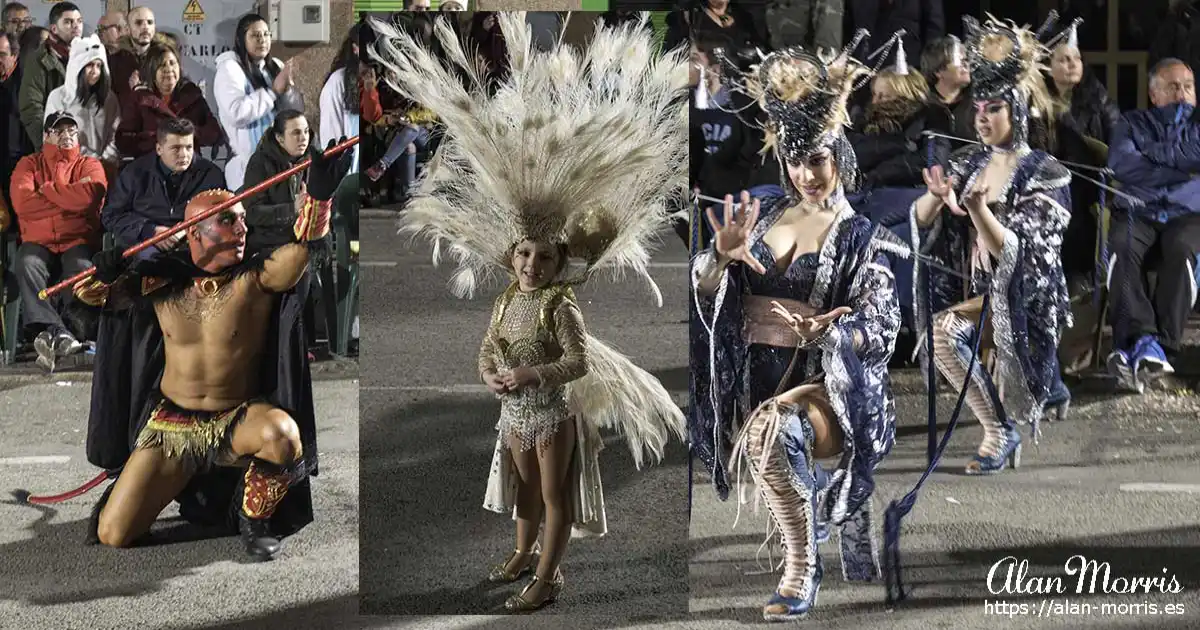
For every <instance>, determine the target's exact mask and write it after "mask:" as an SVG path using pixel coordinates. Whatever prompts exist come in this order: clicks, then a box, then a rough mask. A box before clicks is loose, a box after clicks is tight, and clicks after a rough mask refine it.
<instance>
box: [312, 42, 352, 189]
mask: <svg viewBox="0 0 1200 630" xmlns="http://www.w3.org/2000/svg"><path fill="white" fill-rule="evenodd" d="M358 40H359V25H358V24H355V25H354V26H352V27H350V32H349V33H348V34H347V35H346V39H345V40H343V41H342V48H341V52H339V53H338V56H337V58H336V59H334V60H333V66H332V67H331V68H330V70H329V75H328V76H326V77H325V87H323V88H322V89H321V128H320V130H319V131H320V142H319V143H318V145H317V146H324V145H327V144H329V141H330V140H337V139H338V138H352V137H354V136H357V135H358V132H359V125H360V124H361V123H360V118H361V112H362V105H361V98H362V83H361V82H360V81H359V61H358V60H359V56H358V55H359V51H358ZM351 151H353V152H354V162H353V163H351V165H350V172H351V173H357V172H358V147H354V148H353V149H351Z"/></svg>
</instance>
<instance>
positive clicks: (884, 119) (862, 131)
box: [846, 100, 928, 188]
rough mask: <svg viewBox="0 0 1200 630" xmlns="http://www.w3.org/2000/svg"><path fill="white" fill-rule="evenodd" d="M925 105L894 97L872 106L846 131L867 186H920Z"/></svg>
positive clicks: (923, 155)
mask: <svg viewBox="0 0 1200 630" xmlns="http://www.w3.org/2000/svg"><path fill="white" fill-rule="evenodd" d="M926 111H928V110H927V109H926V106H925V104H924V103H920V102H917V103H913V102H911V101H899V100H897V101H892V102H891V103H886V104H884V105H882V106H880V107H878V108H875V109H873V110H871V109H868V112H867V114H866V115H865V116H864V117H863V119H862V120H860V121H857V122H856V123H855V125H854V129H855V130H854V131H849V132H847V134H846V136H847V138H848V139H849V140H850V145H851V146H853V147H854V155H855V157H857V159H858V170H859V172H861V173H862V176H863V187H864V188H909V187H913V186H921V185H922V183H923V181H924V180H922V178H921V169H923V168H925V166H926V152H925V139H924V138H923V137H922V136H921V132H923V131H925V115H926Z"/></svg>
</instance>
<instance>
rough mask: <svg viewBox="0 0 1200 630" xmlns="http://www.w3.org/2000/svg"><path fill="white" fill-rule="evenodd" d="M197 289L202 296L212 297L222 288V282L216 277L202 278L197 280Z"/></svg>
mask: <svg viewBox="0 0 1200 630" xmlns="http://www.w3.org/2000/svg"><path fill="white" fill-rule="evenodd" d="M195 283H196V291H197V292H198V293H200V295H201V297H206V298H210V297H212V296H214V295H216V294H217V291H220V290H221V283H220V282H219V281H218V280H217V279H216V278H201V279H199V280H196V281H195Z"/></svg>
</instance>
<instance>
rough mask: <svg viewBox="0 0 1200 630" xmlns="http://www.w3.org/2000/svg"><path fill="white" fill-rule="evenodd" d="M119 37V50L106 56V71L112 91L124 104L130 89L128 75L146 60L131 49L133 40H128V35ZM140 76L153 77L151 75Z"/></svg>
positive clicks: (138, 68) (139, 70)
mask: <svg viewBox="0 0 1200 630" xmlns="http://www.w3.org/2000/svg"><path fill="white" fill-rule="evenodd" d="M121 39H122V41H121V48H120V50H118V51H117V52H115V53H113V54H111V55H109V56H108V72H109V75H110V76H111V79H110V80H111V82H112V91H113V93H114V94H116V95H117V98H119V99H120V100H121V103H122V104H124V102H125V97H126V96H128V95H129V92H130V91H131V90H130V88H129V77H131V76H133V73H134V72H141V70H142V64H144V63H145V62H146V56H145V55H139V54H137V52H135V51H134V50H133V42H131V41H129V38H128V36H126V37H123V38H121ZM141 78H142V79H147V78H150V79H153V77H141Z"/></svg>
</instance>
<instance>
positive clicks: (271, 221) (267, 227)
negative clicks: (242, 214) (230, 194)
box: [242, 110, 312, 251]
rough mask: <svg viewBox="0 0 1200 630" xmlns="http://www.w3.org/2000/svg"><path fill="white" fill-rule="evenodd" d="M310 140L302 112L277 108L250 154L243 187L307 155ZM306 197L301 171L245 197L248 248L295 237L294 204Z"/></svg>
mask: <svg viewBox="0 0 1200 630" xmlns="http://www.w3.org/2000/svg"><path fill="white" fill-rule="evenodd" d="M311 142H312V131H311V130H310V129H309V126H308V120H307V119H306V118H305V117H304V114H302V113H300V112H298V111H295V110H287V111H283V112H279V115H278V116H276V117H275V122H274V123H273V124H272V126H271V131H270V133H267V134H266V135H264V136H263V138H262V140H261V141H260V142H259V143H258V149H256V150H255V151H254V155H251V156H250V162H249V163H248V164H247V165H246V183H245V185H244V188H249V187H251V186H254V185H256V184H260V183H262V182H264V181H266V180H267V179H268V178H269V177H271V176H272V175H275V174H276V173H282V172H283V171H286V170H288V169H289V168H291V167H293V166H295V165H296V164H299V163H300V162H302V161H303V160H304V158H306V157H307V156H308V147H309V144H310V143H311ZM305 198H306V194H305V192H304V173H300V174H297V175H293V176H291V177H289V178H287V179H286V180H284V181H282V182H279V183H278V184H275V185H274V186H271V187H270V188H267V189H266V190H265V191H263V192H260V193H257V194H255V195H252V196H250V197H247V198H246V200H245V201H243V202H242V206H244V207H245V208H246V226H247V227H249V228H250V233H249V234H248V235H247V237H246V245H247V249H248V251H256V250H260V249H264V248H269V247H276V246H279V245H283V244H285V243H290V242H292V241H293V240H295V236H294V235H293V233H292V231H293V226H294V225H295V223H296V213H297V212H298V210H297V208H300V207H301V206H302V204H303V203H304V199H305Z"/></svg>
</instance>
